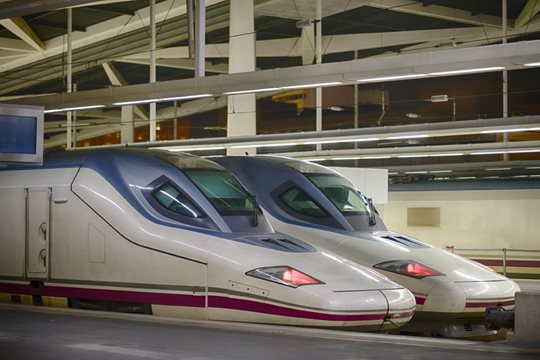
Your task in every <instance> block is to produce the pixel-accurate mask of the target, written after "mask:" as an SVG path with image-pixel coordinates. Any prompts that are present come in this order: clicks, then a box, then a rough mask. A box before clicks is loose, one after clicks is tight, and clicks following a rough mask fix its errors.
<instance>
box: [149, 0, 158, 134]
mask: <svg viewBox="0 0 540 360" xmlns="http://www.w3.org/2000/svg"><path fill="white" fill-rule="evenodd" d="M150 82H151V83H155V82H156V0H150ZM156 117H157V111H156V103H150V136H149V140H150V141H156Z"/></svg>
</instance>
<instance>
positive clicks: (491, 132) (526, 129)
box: [481, 127, 540, 134]
mask: <svg viewBox="0 0 540 360" xmlns="http://www.w3.org/2000/svg"><path fill="white" fill-rule="evenodd" d="M537 130H540V127H535V128H518V129H495V130H483V131H481V133H482V134H494V133H505V132H518V131H537Z"/></svg>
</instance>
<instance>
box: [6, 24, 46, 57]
mask: <svg viewBox="0 0 540 360" xmlns="http://www.w3.org/2000/svg"><path fill="white" fill-rule="evenodd" d="M0 25H2V26H3V27H5V28H6V29H8V30H9V31H11V32H12V33H13V34H15V35H16V36H17V37H18V38H19V39H21V40H23V41H24V42H26V43H27V44H28V45H30V46H31V47H33V48H34V49H36V50H39V51H40V52H42V51H43V50H45V44H44V43H43V42H42V41H41V39H40V38H39V37H38V36H37V35H36V33H35V32H34V30H32V28H31V27H30V26H29V25H28V24H27V23H26V21H25V20H24V19H23V18H22V17H20V16H15V17H12V18H9V19H1V20H0Z"/></svg>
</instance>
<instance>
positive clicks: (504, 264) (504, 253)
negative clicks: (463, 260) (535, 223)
mask: <svg viewBox="0 0 540 360" xmlns="http://www.w3.org/2000/svg"><path fill="white" fill-rule="evenodd" d="M445 249H446V250H448V251H450V252H452V253H474V252H478V253H484V254H485V253H493V252H494V253H501V257H500V259H501V260H502V274H503V275H504V276H506V274H507V261H508V258H509V255H510V254H511V253H528V254H530V253H533V254H538V259H539V261H540V250H531V249H509V248H491V249H490V248H486V249H475V248H471V249H469V248H455V247H453V246H446V247H445ZM458 255H461V256H464V255H462V254H458ZM464 257H467V256H464ZM491 259H492V258H490V260H491ZM495 259H498V258H495Z"/></svg>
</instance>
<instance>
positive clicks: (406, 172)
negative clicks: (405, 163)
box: [405, 170, 428, 174]
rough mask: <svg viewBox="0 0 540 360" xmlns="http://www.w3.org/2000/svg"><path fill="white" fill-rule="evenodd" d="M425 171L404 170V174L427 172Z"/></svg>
mask: <svg viewBox="0 0 540 360" xmlns="http://www.w3.org/2000/svg"><path fill="white" fill-rule="evenodd" d="M427 173H428V172H427V171H425V170H424V171H405V174H427Z"/></svg>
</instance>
